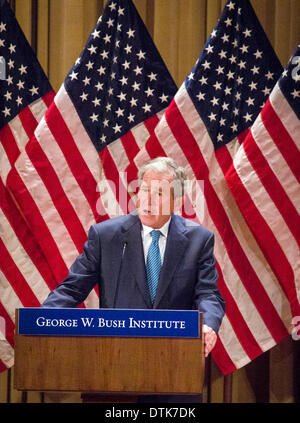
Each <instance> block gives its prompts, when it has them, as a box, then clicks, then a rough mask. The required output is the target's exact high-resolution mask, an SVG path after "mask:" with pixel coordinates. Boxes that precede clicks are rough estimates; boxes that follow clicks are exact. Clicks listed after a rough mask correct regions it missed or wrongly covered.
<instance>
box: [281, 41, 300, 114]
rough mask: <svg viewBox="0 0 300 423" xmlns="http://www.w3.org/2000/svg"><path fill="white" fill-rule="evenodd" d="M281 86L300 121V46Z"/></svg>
mask: <svg viewBox="0 0 300 423" xmlns="http://www.w3.org/2000/svg"><path fill="white" fill-rule="evenodd" d="M279 86H280V88H281V90H282V92H283V93H284V95H285V97H286V99H287V101H288V102H289V103H290V105H291V107H292V108H293V110H294V112H295V113H296V115H297V116H298V119H300V44H299V45H298V46H297V48H296V50H295V53H294V55H293V56H292V57H291V59H290V61H289V63H288V65H287V67H286V68H285V70H284V71H283V73H282V76H281V78H280V79H279Z"/></svg>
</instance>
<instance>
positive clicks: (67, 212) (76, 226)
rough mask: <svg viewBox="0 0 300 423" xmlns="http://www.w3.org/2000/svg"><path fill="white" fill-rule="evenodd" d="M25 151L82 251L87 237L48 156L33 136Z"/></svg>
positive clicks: (77, 246)
mask: <svg viewBox="0 0 300 423" xmlns="http://www.w3.org/2000/svg"><path fill="white" fill-rule="evenodd" d="M26 152H27V154H28V157H29V158H30V160H31V163H32V164H33V165H34V167H35V169H36V171H37V173H38V174H39V176H40V178H41V180H42V181H43V183H44V185H45V187H46V188H47V191H48V192H49V195H50V197H51V199H52V201H53V203H54V205H55V207H56V209H57V211H58V213H59V214H60V216H61V218H62V220H63V222H64V225H65V226H66V228H67V230H68V232H69V234H70V236H71V238H72V240H73V242H74V244H75V245H76V248H77V250H78V251H79V252H81V251H82V246H83V244H84V242H85V241H86V239H87V235H86V232H85V230H84V228H83V226H82V224H81V222H80V220H79V219H78V216H77V214H76V213H75V211H74V208H73V206H72V204H71V202H70V200H69V199H68V197H67V195H66V193H65V191H64V190H63V188H62V186H61V183H60V180H59V178H58V176H57V174H56V172H55V171H54V169H53V167H52V165H51V163H50V162H49V160H48V157H47V156H46V155H45V153H44V151H43V149H42V147H41V146H40V144H39V143H38V141H37V140H36V138H35V137H33V138H32V139H31V140H30V143H28V144H27V146H26Z"/></svg>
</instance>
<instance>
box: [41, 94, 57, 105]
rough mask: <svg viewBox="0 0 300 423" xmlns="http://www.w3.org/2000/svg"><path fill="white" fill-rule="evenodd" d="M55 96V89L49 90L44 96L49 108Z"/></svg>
mask: <svg viewBox="0 0 300 423" xmlns="http://www.w3.org/2000/svg"><path fill="white" fill-rule="evenodd" d="M54 97H55V91H53V90H51V91H49V92H48V93H47V94H45V95H44V97H42V100H43V101H44V103H45V104H46V106H47V109H48V107H49V106H50V105H51V103H52V101H53V100H54Z"/></svg>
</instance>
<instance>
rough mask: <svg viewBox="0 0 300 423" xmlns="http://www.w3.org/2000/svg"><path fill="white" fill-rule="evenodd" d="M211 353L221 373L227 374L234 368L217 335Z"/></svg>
mask: <svg viewBox="0 0 300 423" xmlns="http://www.w3.org/2000/svg"><path fill="white" fill-rule="evenodd" d="M211 354H212V356H213V359H214V360H215V362H216V363H218V367H219V369H220V370H221V372H222V373H223V375H227V374H229V373H232V372H234V371H235V370H236V366H235V364H234V363H233V361H232V360H231V358H230V356H229V355H228V353H227V351H226V350H225V348H224V346H223V344H222V342H221V340H220V338H219V337H218V338H217V342H216V345H215V346H214V349H213V350H212V353H211Z"/></svg>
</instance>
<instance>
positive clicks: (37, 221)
mask: <svg viewBox="0 0 300 423" xmlns="http://www.w3.org/2000/svg"><path fill="white" fill-rule="evenodd" d="M7 185H8V186H9V188H10V190H11V191H12V192H13V193H14V197H15V198H16V200H17V202H18V204H19V205H20V207H21V209H22V211H23V213H24V215H25V218H27V219H29V221H30V222H31V229H32V231H33V233H34V235H35V237H36V239H37V240H38V242H39V244H40V245H41V247H42V249H43V251H44V252H45V254H46V257H47V261H48V263H49V265H50V267H51V269H52V271H53V273H54V275H55V277H56V279H57V280H62V279H63V278H64V277H65V276H66V275H67V272H68V269H67V266H66V264H65V263H64V261H63V259H62V256H61V254H60V251H59V248H58V246H57V245H56V243H55V241H54V239H53V238H52V235H51V233H50V231H49V228H48V226H47V225H46V223H45V221H44V219H43V217H42V215H41V213H40V211H39V209H38V207H37V205H36V204H35V202H34V200H33V198H32V197H31V194H30V193H29V191H28V190H27V187H26V185H25V184H24V182H23V181H22V179H21V178H20V176H19V174H18V173H17V171H16V170H15V169H12V170H11V172H10V173H9V175H8V178H7Z"/></svg>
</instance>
